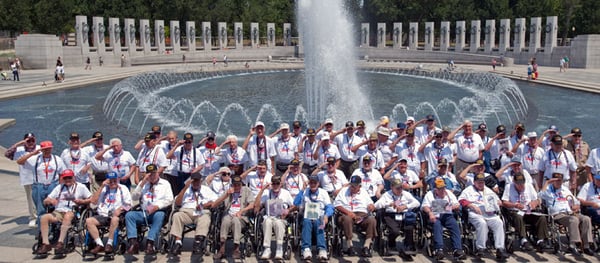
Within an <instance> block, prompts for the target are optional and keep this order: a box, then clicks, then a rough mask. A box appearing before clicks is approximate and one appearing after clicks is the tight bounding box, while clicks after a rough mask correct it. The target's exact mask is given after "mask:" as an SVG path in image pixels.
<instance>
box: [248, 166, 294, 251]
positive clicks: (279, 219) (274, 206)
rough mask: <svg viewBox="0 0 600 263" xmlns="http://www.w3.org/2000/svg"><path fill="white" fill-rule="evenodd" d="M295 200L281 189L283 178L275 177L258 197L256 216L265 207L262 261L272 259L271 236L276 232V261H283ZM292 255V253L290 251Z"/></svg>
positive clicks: (255, 206) (265, 185) (261, 190)
mask: <svg viewBox="0 0 600 263" xmlns="http://www.w3.org/2000/svg"><path fill="white" fill-rule="evenodd" d="M293 204H294V199H293V198H292V195H291V194H290V192H289V191H288V190H286V189H283V188H282V187H281V176H274V177H273V178H272V179H271V183H270V184H269V183H267V184H264V185H263V187H262V188H261V189H260V191H259V192H258V195H256V199H255V201H254V211H255V213H256V214H258V213H259V210H260V209H261V208H263V207H264V209H265V210H264V217H263V225H262V230H263V241H262V242H263V247H264V249H263V252H262V255H261V256H260V259H262V260H268V259H269V258H271V234H272V233H273V231H274V232H275V243H276V244H277V248H276V249H275V259H276V260H277V259H279V260H281V259H283V236H284V235H285V233H286V231H285V230H286V225H287V217H288V215H289V210H290V209H292V208H293ZM290 253H291V251H290Z"/></svg>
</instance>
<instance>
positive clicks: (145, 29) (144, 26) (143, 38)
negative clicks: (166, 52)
mask: <svg viewBox="0 0 600 263" xmlns="http://www.w3.org/2000/svg"><path fill="white" fill-rule="evenodd" d="M151 32H152V29H151V28H150V20H148V19H140V45H141V46H142V47H143V48H144V54H150V53H151V52H152V43H150V38H151V36H150V33H151Z"/></svg>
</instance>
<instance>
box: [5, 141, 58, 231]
mask: <svg viewBox="0 0 600 263" xmlns="http://www.w3.org/2000/svg"><path fill="white" fill-rule="evenodd" d="M40 153H41V154H40ZM17 164H19V165H23V168H24V169H27V170H30V171H33V185H32V187H31V196H32V199H33V202H34V203H35V208H36V210H37V215H38V220H39V217H40V216H41V215H43V214H45V213H46V208H45V207H44V200H45V199H46V197H47V196H48V195H49V194H50V192H52V190H53V189H54V188H55V187H56V186H57V185H58V179H59V178H58V175H59V174H61V173H62V172H63V171H64V170H65V169H66V167H65V165H64V163H63V161H62V159H60V157H58V156H56V155H53V154H52V142H51V141H43V142H41V143H40V148H38V149H35V150H34V151H32V152H27V153H26V154H24V155H22V156H21V157H20V158H19V159H18V160H17Z"/></svg>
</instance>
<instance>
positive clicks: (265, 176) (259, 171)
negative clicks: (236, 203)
mask: <svg viewBox="0 0 600 263" xmlns="http://www.w3.org/2000/svg"><path fill="white" fill-rule="evenodd" d="M240 177H241V178H242V180H244V184H245V185H246V186H248V188H249V189H250V191H251V192H252V198H254V197H256V195H257V194H258V192H259V191H260V189H262V188H263V186H264V185H265V184H267V183H270V182H271V178H272V177H273V174H271V173H270V172H269V171H268V169H267V162H266V161H265V160H260V161H258V163H257V164H256V165H255V166H253V167H251V168H250V169H248V170H246V171H245V172H244V173H242V175H241V176H240Z"/></svg>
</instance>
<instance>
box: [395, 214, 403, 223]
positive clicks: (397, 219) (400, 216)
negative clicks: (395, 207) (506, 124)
mask: <svg viewBox="0 0 600 263" xmlns="http://www.w3.org/2000/svg"><path fill="white" fill-rule="evenodd" d="M394 219H395V220H396V221H402V220H403V219H404V214H397V215H396V216H395V217H394Z"/></svg>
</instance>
